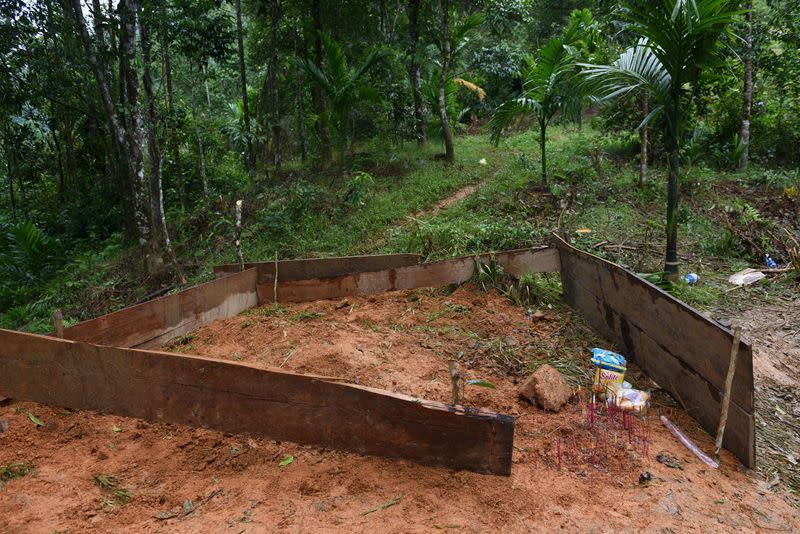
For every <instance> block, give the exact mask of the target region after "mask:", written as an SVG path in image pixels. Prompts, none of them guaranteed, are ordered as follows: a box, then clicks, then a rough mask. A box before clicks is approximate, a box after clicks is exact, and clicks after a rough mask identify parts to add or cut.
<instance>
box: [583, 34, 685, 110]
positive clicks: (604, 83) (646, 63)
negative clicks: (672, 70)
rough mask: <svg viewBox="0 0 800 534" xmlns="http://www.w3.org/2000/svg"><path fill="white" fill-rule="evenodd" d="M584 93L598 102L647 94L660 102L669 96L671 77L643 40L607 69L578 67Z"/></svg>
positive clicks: (587, 66) (606, 67) (589, 65)
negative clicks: (594, 97) (591, 95)
mask: <svg viewBox="0 0 800 534" xmlns="http://www.w3.org/2000/svg"><path fill="white" fill-rule="evenodd" d="M579 65H580V66H581V67H582V68H583V69H584V70H583V73H582V76H583V80H584V81H583V83H584V84H585V87H586V90H587V91H588V92H590V93H592V94H593V95H595V96H596V97H597V98H598V99H599V100H600V101H609V100H613V99H615V98H617V97H619V96H623V95H626V94H628V93H630V92H632V91H637V90H641V89H644V90H647V91H649V92H650V93H652V94H654V95H655V96H656V97H657V98H658V99H659V100H662V101H663V99H665V98H666V97H667V95H668V93H669V89H670V81H671V77H670V74H669V72H667V70H666V69H665V68H664V65H663V64H662V63H661V61H660V60H659V58H658V57H657V55H656V54H655V52H654V50H653V47H652V46H651V45H650V43H649V42H648V41H647V40H646V39H640V40H639V42H638V43H636V45H634V46H632V47H630V48H628V49H627V50H625V51H624V52H623V53H622V54H621V55H620V56H619V58H617V60H616V61H614V62H613V63H612V64H610V65H592V64H587V63H580V64H579Z"/></svg>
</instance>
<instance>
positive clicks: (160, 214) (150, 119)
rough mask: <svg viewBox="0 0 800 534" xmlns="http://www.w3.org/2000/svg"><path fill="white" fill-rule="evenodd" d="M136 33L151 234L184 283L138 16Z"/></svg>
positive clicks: (143, 27)
mask: <svg viewBox="0 0 800 534" xmlns="http://www.w3.org/2000/svg"><path fill="white" fill-rule="evenodd" d="M139 35H140V36H141V41H142V86H143V87H144V95H145V100H146V105H147V147H148V155H149V159H150V209H151V212H152V218H153V229H154V231H153V235H154V236H158V239H159V241H160V243H161V245H163V247H164V250H165V251H166V253H167V255H169V258H170V261H171V262H172V265H173V266H174V267H175V272H176V273H177V274H178V279H179V280H180V282H181V283H182V284H185V283H186V278H185V277H184V276H183V272H182V271H181V268H180V265H179V264H178V259H177V258H176V257H175V251H174V250H173V249H172V243H171V242H170V239H169V229H168V228H167V216H166V211H165V210H164V187H163V184H162V180H161V163H162V158H161V152H160V150H159V148H158V137H157V136H156V125H157V124H158V121H157V119H156V106H155V97H154V96H153V80H152V76H151V72H150V70H151V63H150V34H149V29H148V27H147V24H145V23H144V22H143V21H142V19H141V18H140V19H139Z"/></svg>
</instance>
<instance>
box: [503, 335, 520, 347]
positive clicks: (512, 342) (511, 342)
mask: <svg viewBox="0 0 800 534" xmlns="http://www.w3.org/2000/svg"><path fill="white" fill-rule="evenodd" d="M503 342H504V343H505V344H506V345H508V346H509V347H516V346H517V345H519V341H517V340H516V339H514V336H506V338H505V339H504V340H503Z"/></svg>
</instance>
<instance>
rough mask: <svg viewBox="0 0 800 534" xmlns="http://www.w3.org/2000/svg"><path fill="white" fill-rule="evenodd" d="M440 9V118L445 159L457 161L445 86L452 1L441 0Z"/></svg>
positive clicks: (449, 161)
mask: <svg viewBox="0 0 800 534" xmlns="http://www.w3.org/2000/svg"><path fill="white" fill-rule="evenodd" d="M439 9H440V11H441V12H442V13H441V15H442V24H441V31H442V71H441V73H440V75H439V120H441V122H442V136H443V137H444V148H445V161H447V162H448V163H453V162H454V161H455V149H454V147H453V132H452V131H451V130H450V119H449V118H448V117H447V101H446V99H445V86H446V84H447V75H448V71H449V69H450V1H449V0H439Z"/></svg>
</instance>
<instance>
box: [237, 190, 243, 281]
mask: <svg viewBox="0 0 800 534" xmlns="http://www.w3.org/2000/svg"><path fill="white" fill-rule="evenodd" d="M236 255H237V256H238V257H239V270H240V271H244V256H243V255H242V201H241V200H237V201H236Z"/></svg>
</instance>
